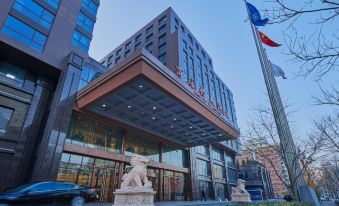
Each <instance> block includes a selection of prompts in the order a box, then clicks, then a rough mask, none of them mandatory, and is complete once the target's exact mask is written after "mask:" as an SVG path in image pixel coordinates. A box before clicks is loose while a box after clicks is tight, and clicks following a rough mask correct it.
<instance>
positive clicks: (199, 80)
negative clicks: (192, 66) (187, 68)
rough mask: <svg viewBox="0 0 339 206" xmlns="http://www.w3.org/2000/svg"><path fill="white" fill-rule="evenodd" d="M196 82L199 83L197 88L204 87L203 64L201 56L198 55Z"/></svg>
mask: <svg viewBox="0 0 339 206" xmlns="http://www.w3.org/2000/svg"><path fill="white" fill-rule="evenodd" d="M196 65H197V68H196V83H197V89H200V88H204V84H203V76H202V74H203V73H202V64H201V58H200V57H199V56H197V59H196Z"/></svg>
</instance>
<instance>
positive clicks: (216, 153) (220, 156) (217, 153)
mask: <svg viewBox="0 0 339 206" xmlns="http://www.w3.org/2000/svg"><path fill="white" fill-rule="evenodd" d="M223 156H224V153H223V152H222V151H220V150H219V149H217V148H213V149H212V158H213V159H215V160H219V161H223V160H224V158H223Z"/></svg>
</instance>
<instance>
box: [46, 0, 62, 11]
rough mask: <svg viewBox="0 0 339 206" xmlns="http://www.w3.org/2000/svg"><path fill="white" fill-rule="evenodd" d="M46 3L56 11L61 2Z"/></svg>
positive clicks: (54, 0)
mask: <svg viewBox="0 0 339 206" xmlns="http://www.w3.org/2000/svg"><path fill="white" fill-rule="evenodd" d="M44 1H45V2H47V3H48V4H49V5H50V6H51V7H53V8H54V9H57V8H58V6H59V4H60V1H61V0H44Z"/></svg>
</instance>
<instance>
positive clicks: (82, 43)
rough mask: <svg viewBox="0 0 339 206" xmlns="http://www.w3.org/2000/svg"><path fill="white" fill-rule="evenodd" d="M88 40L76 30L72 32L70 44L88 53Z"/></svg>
mask: <svg viewBox="0 0 339 206" xmlns="http://www.w3.org/2000/svg"><path fill="white" fill-rule="evenodd" d="M89 43H90V40H89V39H88V38H87V37H86V36H85V35H83V34H81V33H80V32H78V31H77V30H74V33H73V38H72V44H73V45H74V46H76V47H78V48H80V49H81V50H83V51H85V52H88V49H89Z"/></svg>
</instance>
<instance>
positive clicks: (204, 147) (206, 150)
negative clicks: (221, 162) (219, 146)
mask: <svg viewBox="0 0 339 206" xmlns="http://www.w3.org/2000/svg"><path fill="white" fill-rule="evenodd" d="M195 151H196V152H197V153H199V154H203V155H206V156H208V155H209V148H208V145H201V146H197V147H195Z"/></svg>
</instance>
